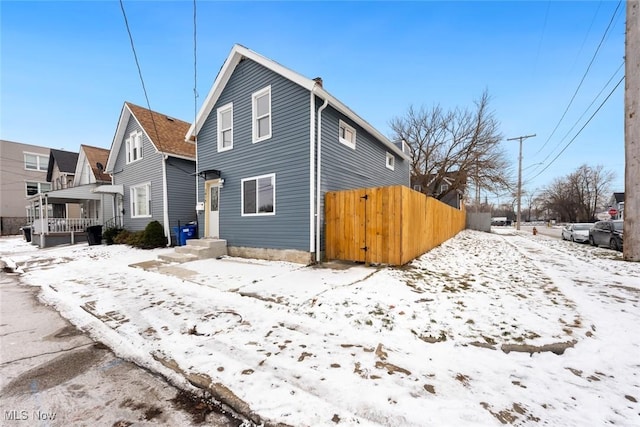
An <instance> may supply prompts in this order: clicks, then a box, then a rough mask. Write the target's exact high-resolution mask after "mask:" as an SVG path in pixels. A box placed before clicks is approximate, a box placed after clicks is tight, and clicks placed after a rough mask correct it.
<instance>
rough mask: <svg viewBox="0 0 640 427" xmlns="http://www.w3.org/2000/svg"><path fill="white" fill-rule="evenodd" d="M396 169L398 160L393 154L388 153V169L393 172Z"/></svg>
mask: <svg viewBox="0 0 640 427" xmlns="http://www.w3.org/2000/svg"><path fill="white" fill-rule="evenodd" d="M395 167H396V158H395V156H394V155H393V154H391V153H387V169H391V170H393V169H394V168H395Z"/></svg>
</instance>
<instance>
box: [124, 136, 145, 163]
mask: <svg viewBox="0 0 640 427" xmlns="http://www.w3.org/2000/svg"><path fill="white" fill-rule="evenodd" d="M125 142H126V144H127V163H132V162H135V161H137V160H140V159H141V158H142V132H140V131H136V132H131V134H130V135H129V138H127V139H126V141H125Z"/></svg>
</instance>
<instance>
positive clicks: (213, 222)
mask: <svg viewBox="0 0 640 427" xmlns="http://www.w3.org/2000/svg"><path fill="white" fill-rule="evenodd" d="M205 192H206V196H205V205H206V209H205V215H206V220H205V235H206V236H205V237H214V238H216V239H217V238H219V237H220V180H218V179H214V180H212V181H207V182H206V183H205Z"/></svg>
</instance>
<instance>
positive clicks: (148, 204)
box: [129, 182, 152, 218]
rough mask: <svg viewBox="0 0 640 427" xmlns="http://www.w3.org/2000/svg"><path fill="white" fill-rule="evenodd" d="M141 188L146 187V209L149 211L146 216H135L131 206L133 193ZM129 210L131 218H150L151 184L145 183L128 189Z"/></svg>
mask: <svg viewBox="0 0 640 427" xmlns="http://www.w3.org/2000/svg"><path fill="white" fill-rule="evenodd" d="M141 187H147V209H148V211H149V213H148V214H147V215H136V211H135V209H134V206H133V201H134V200H135V194H134V191H135V190H136V189H137V188H141ZM129 209H130V210H131V218H151V216H152V215H151V182H145V183H142V184H138V185H132V186H131V187H129Z"/></svg>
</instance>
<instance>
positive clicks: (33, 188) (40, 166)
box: [0, 140, 51, 236]
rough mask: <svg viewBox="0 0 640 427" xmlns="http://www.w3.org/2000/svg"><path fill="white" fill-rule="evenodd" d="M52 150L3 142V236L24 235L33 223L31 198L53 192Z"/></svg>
mask: <svg viewBox="0 0 640 427" xmlns="http://www.w3.org/2000/svg"><path fill="white" fill-rule="evenodd" d="M49 152H50V148H49V147H42V146H38V145H31V144H22V143H19V142H13V141H6V140H0V235H3V236H4V235H10V234H18V233H20V228H21V227H22V226H24V225H26V224H27V223H28V221H29V216H30V215H29V204H28V203H27V200H26V199H27V197H29V196H32V195H34V194H38V193H40V192H45V191H49V190H51V184H50V183H48V182H47V166H48V164H49Z"/></svg>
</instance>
